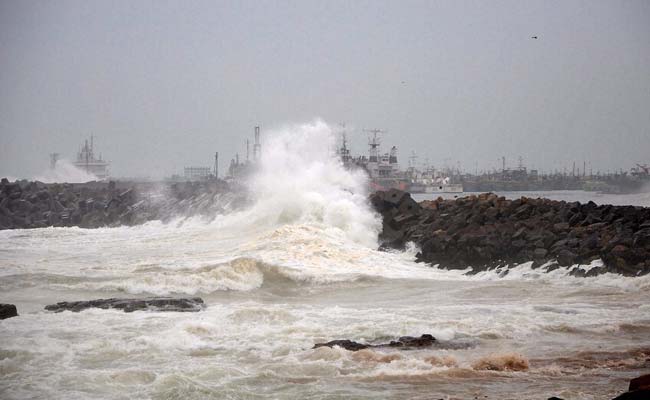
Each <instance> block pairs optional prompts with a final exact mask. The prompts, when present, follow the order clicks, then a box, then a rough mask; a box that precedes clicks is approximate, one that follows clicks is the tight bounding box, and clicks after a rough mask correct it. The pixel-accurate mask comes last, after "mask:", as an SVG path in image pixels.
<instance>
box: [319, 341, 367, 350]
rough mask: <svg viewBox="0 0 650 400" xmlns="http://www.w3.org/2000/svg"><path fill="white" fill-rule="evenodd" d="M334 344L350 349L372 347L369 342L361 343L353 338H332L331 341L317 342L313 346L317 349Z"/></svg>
mask: <svg viewBox="0 0 650 400" xmlns="http://www.w3.org/2000/svg"><path fill="white" fill-rule="evenodd" d="M334 346H338V347H341V348H344V349H345V350H349V351H357V350H363V349H367V348H368V347H370V346H369V345H367V344H361V343H357V342H353V341H351V340H347V339H345V340H331V341H329V342H327V343H316V344H315V345H314V347H313V348H314V349H317V348H319V347H334Z"/></svg>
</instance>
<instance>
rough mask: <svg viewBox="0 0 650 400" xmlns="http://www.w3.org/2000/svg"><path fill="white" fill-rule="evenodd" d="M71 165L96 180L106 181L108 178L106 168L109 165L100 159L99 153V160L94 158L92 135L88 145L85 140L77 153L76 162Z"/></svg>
mask: <svg viewBox="0 0 650 400" xmlns="http://www.w3.org/2000/svg"><path fill="white" fill-rule="evenodd" d="M72 164H73V165H74V166H75V167H77V168H79V169H80V170H82V171H85V172H86V173H88V174H92V175H94V176H96V177H97V180H106V179H108V177H109V173H108V166H109V165H110V163H109V162H108V161H105V160H103V159H102V155H101V153H100V154H99V158H95V149H94V137H93V136H92V135H91V136H90V144H88V139H86V140H85V142H84V145H83V147H81V149H80V150H79V152H78V153H77V159H76V161H74V162H73V163H72Z"/></svg>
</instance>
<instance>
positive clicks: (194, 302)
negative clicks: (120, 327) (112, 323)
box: [45, 297, 204, 312]
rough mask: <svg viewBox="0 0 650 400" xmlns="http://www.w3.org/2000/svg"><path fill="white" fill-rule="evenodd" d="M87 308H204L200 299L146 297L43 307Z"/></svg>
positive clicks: (174, 309) (183, 309)
mask: <svg viewBox="0 0 650 400" xmlns="http://www.w3.org/2000/svg"><path fill="white" fill-rule="evenodd" d="M88 308H102V309H109V308H116V309H119V310H124V312H133V311H137V310H154V311H180V312H194V311H201V310H202V309H203V308H204V304H203V299H201V298H200V297H192V298H183V297H181V298H173V297H147V298H142V299H116V298H111V299H98V300H88V301H71V302H67V301H64V302H60V303H56V304H50V305H48V306H45V309H46V310H48V311H54V312H61V311H73V312H79V311H83V310H86V309H88Z"/></svg>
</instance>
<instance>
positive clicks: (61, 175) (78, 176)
mask: <svg viewBox="0 0 650 400" xmlns="http://www.w3.org/2000/svg"><path fill="white" fill-rule="evenodd" d="M31 180H34V181H40V182H43V183H85V182H92V181H96V180H98V178H97V177H96V176H95V175H93V174H91V173H89V172H87V171H84V170H82V169H79V168H77V167H75V166H74V165H73V164H72V163H71V162H70V161H68V160H66V159H61V160H57V162H56V165H55V167H54V169H48V170H47V171H45V172H43V173H42V174H41V175H38V176H36V177H34V178H32V179H31Z"/></svg>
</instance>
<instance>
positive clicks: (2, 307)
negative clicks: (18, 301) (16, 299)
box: [0, 304, 18, 319]
mask: <svg viewBox="0 0 650 400" xmlns="http://www.w3.org/2000/svg"><path fill="white" fill-rule="evenodd" d="M17 316H18V310H16V306H15V305H13V304H0V319H7V318H11V317H17Z"/></svg>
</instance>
